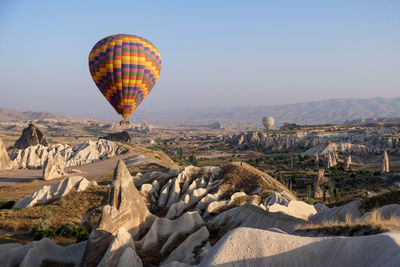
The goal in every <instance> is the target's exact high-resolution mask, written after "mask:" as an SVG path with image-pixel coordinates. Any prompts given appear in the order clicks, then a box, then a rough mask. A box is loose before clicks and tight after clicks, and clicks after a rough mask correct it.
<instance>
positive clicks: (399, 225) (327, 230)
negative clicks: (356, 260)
mask: <svg viewBox="0 0 400 267" xmlns="http://www.w3.org/2000/svg"><path fill="white" fill-rule="evenodd" d="M399 229H400V219H398V218H397V217H395V216H392V217H391V218H389V219H385V218H383V217H382V216H381V214H380V213H379V212H377V211H376V210H374V211H372V212H371V216H370V217H367V218H365V219H362V218H355V219H353V218H351V216H350V215H347V216H346V219H345V221H344V222H339V221H325V222H322V223H321V224H313V223H310V224H304V225H297V227H296V233H304V232H306V233H313V234H315V235H318V234H324V235H333V236H362V235H373V234H378V233H382V232H386V231H389V230H399Z"/></svg>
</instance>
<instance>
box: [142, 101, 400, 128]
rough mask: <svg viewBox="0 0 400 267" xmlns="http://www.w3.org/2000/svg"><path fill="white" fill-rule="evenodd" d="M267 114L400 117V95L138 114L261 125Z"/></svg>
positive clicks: (300, 119) (308, 118)
mask: <svg viewBox="0 0 400 267" xmlns="http://www.w3.org/2000/svg"><path fill="white" fill-rule="evenodd" d="M264 116H272V117H274V118H275V122H276V123H277V124H282V123H283V122H292V123H298V124H341V123H344V122H345V121H348V120H355V119H363V118H377V117H399V116H400V97H399V98H366V99H330V100H322V101H312V102H305V103H295V104H287V105H277V106H257V107H231V108H204V109H200V108H197V109H187V110H176V111H169V112H168V111H164V112H162V113H161V112H140V113H137V114H135V117H136V118H137V119H138V120H140V119H145V120H148V121H150V122H151V123H171V124H172V123H188V124H196V125H199V124H205V123H212V122H215V121H218V122H221V123H223V124H231V123H234V124H246V125H249V126H252V125H261V123H260V121H261V119H262V118H263V117H264Z"/></svg>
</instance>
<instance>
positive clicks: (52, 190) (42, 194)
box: [15, 176, 97, 209]
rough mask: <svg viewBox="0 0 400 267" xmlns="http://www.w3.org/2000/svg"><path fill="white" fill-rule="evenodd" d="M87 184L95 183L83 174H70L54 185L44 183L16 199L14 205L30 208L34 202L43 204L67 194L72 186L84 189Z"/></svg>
mask: <svg viewBox="0 0 400 267" xmlns="http://www.w3.org/2000/svg"><path fill="white" fill-rule="evenodd" d="M89 185H93V186H95V185H97V183H96V182H95V181H93V182H90V181H88V180H86V178H85V177H83V176H72V177H68V178H65V179H63V180H61V181H60V182H59V183H57V184H54V185H45V186H43V187H42V188H41V189H39V190H38V191H36V192H35V193H33V194H32V195H31V196H30V197H27V198H25V199H23V200H20V201H18V202H17V203H16V204H15V207H17V208H20V209H25V208H30V207H33V206H34V205H36V204H45V203H47V202H49V201H52V200H55V199H59V198H61V197H63V196H66V195H68V194H69V193H70V192H71V190H72V189H73V188H75V189H76V190H78V191H84V190H86V189H87V188H88V186H89Z"/></svg>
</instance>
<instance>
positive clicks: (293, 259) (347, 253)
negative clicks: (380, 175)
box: [199, 227, 400, 267]
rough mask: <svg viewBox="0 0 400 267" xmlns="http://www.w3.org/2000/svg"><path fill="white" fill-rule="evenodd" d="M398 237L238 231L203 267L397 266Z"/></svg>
mask: <svg viewBox="0 0 400 267" xmlns="http://www.w3.org/2000/svg"><path fill="white" fill-rule="evenodd" d="M399 262H400V233H398V232H395V233H394V232H389V233H384V234H379V235H369V236H361V237H301V236H295V235H289V234H282V233H276V232H272V231H267V230H260V229H254V228H245V227H240V228H236V229H234V230H232V231H231V232H229V233H227V234H226V235H225V236H223V237H222V238H221V239H220V240H219V241H218V242H217V243H216V244H215V245H214V246H213V248H212V249H211V250H210V252H209V253H208V254H207V255H206V257H205V258H204V260H203V261H202V262H201V263H200V265H199V266H200V267H202V266H227V267H228V266H309V267H313V266H318V267H319V266H326V267H331V266H332V267H333V266H335V267H336V266H398V264H399Z"/></svg>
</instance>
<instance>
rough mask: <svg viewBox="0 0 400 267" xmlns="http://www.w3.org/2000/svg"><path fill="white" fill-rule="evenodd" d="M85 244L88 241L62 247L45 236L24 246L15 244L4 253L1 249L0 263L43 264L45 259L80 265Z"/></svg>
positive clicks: (7, 266)
mask: <svg viewBox="0 0 400 267" xmlns="http://www.w3.org/2000/svg"><path fill="white" fill-rule="evenodd" d="M85 246H86V241H84V242H80V243H78V244H73V245H70V246H67V247H62V246H59V245H57V244H56V243H54V242H53V241H51V240H50V239H48V238H43V239H41V240H40V241H34V242H32V243H29V244H27V245H24V246H15V247H14V248H11V249H7V250H5V251H4V252H3V253H1V249H0V265H1V266H2V267H13V266H21V267H31V266H41V264H42V263H43V261H45V260H49V261H52V262H54V263H56V264H57V263H58V264H61V265H62V264H66V265H67V264H72V265H78V264H79V263H80V262H81V260H82V256H83V252H84V250H85Z"/></svg>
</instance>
